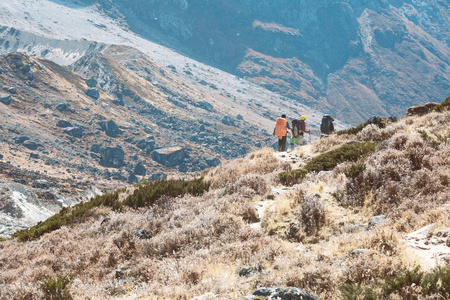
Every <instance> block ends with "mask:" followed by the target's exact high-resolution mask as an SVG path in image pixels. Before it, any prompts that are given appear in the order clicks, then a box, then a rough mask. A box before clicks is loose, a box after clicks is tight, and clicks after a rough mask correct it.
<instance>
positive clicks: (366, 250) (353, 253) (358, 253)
mask: <svg viewBox="0 0 450 300" xmlns="http://www.w3.org/2000/svg"><path fill="white" fill-rule="evenodd" d="M369 252H370V250H369V249H355V250H353V251H352V252H350V255H351V256H356V255H362V254H367V253H369Z"/></svg>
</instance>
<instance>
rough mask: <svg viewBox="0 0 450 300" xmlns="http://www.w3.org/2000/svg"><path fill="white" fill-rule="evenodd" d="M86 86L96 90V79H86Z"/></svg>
mask: <svg viewBox="0 0 450 300" xmlns="http://www.w3.org/2000/svg"><path fill="white" fill-rule="evenodd" d="M85 82H86V84H87V86H88V87H90V88H95V87H96V86H97V80H96V79H95V78H94V77H91V78H89V79H86V81H85Z"/></svg>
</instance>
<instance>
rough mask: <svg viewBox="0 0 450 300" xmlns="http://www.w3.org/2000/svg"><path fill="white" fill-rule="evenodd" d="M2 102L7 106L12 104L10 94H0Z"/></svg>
mask: <svg viewBox="0 0 450 300" xmlns="http://www.w3.org/2000/svg"><path fill="white" fill-rule="evenodd" d="M0 102H1V103H3V104H5V105H10V104H11V95H10V94H0Z"/></svg>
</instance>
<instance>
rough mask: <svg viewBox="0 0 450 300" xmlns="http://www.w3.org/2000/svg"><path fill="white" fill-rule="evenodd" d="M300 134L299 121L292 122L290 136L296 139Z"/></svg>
mask: <svg viewBox="0 0 450 300" xmlns="http://www.w3.org/2000/svg"><path fill="white" fill-rule="evenodd" d="M299 134H300V120H292V136H293V137H297V136H298V135H299Z"/></svg>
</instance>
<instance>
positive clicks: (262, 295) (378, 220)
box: [0, 98, 450, 300]
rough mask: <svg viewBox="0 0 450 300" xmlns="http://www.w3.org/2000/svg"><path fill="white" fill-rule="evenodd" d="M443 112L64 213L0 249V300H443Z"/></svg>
mask: <svg viewBox="0 0 450 300" xmlns="http://www.w3.org/2000/svg"><path fill="white" fill-rule="evenodd" d="M449 101H450V98H447V100H445V101H444V102H443V103H442V104H441V105H440V106H438V107H437V108H436V110H434V111H432V112H430V113H428V114H426V115H423V116H409V117H405V118H404V119H401V120H400V121H398V122H395V123H390V124H388V126H386V128H379V127H377V126H375V125H368V126H365V127H364V128H363V127H361V128H360V130H359V131H358V132H355V133H353V134H349V133H344V134H339V135H331V136H329V137H327V138H323V139H320V140H318V141H315V142H313V143H311V144H309V145H306V146H301V147H297V148H296V149H295V150H293V151H290V152H287V153H275V152H274V151H273V150H272V149H271V148H264V149H262V150H259V151H256V152H252V153H249V154H248V155H247V156H245V157H244V158H239V159H236V160H232V161H228V162H225V163H223V164H221V165H220V166H217V167H215V168H213V169H209V170H205V171H203V172H202V173H200V174H198V175H199V177H197V178H196V179H192V180H169V181H166V180H163V181H154V182H143V183H138V184H135V185H132V186H128V187H126V188H123V189H120V190H117V191H115V192H112V193H109V194H105V195H103V196H98V197H96V198H93V199H92V200H90V201H87V202H83V203H80V204H77V205H75V206H73V207H71V208H66V209H63V210H62V211H61V212H60V213H59V214H56V215H55V216H53V217H51V218H50V219H48V220H47V221H44V222H41V223H38V224H37V225H36V226H34V227H31V228H29V229H27V230H22V231H19V232H16V233H15V234H14V236H13V238H12V239H8V240H3V241H1V242H0V266H1V268H2V272H1V274H0V298H2V299H97V298H103V299H116V298H127V299H130V298H132V299H198V300H200V299H202V300H206V299H244V297H246V296H247V297H246V298H245V299H268V298H267V297H269V295H270V294H272V295H274V294H277V293H278V294H277V295H282V294H280V293H291V296H292V295H293V294H295V293H300V289H301V290H302V291H304V292H302V293H303V295H304V297H307V298H302V299H316V297H317V298H318V299H448V298H449V297H450V237H449V235H450V218H449V211H450V210H449V208H450V207H449V205H450V202H449V200H450V173H449V166H450V127H449V126H448V124H449V122H450V110H449V105H450V103H449ZM264 287H266V289H263V288H264ZM287 287H291V288H290V289H288V288H287ZM253 293H255V294H254V295H253V296H250V295H252V294H253ZM299 297H300V296H298V297H297V298H290V299H300V298H299Z"/></svg>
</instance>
